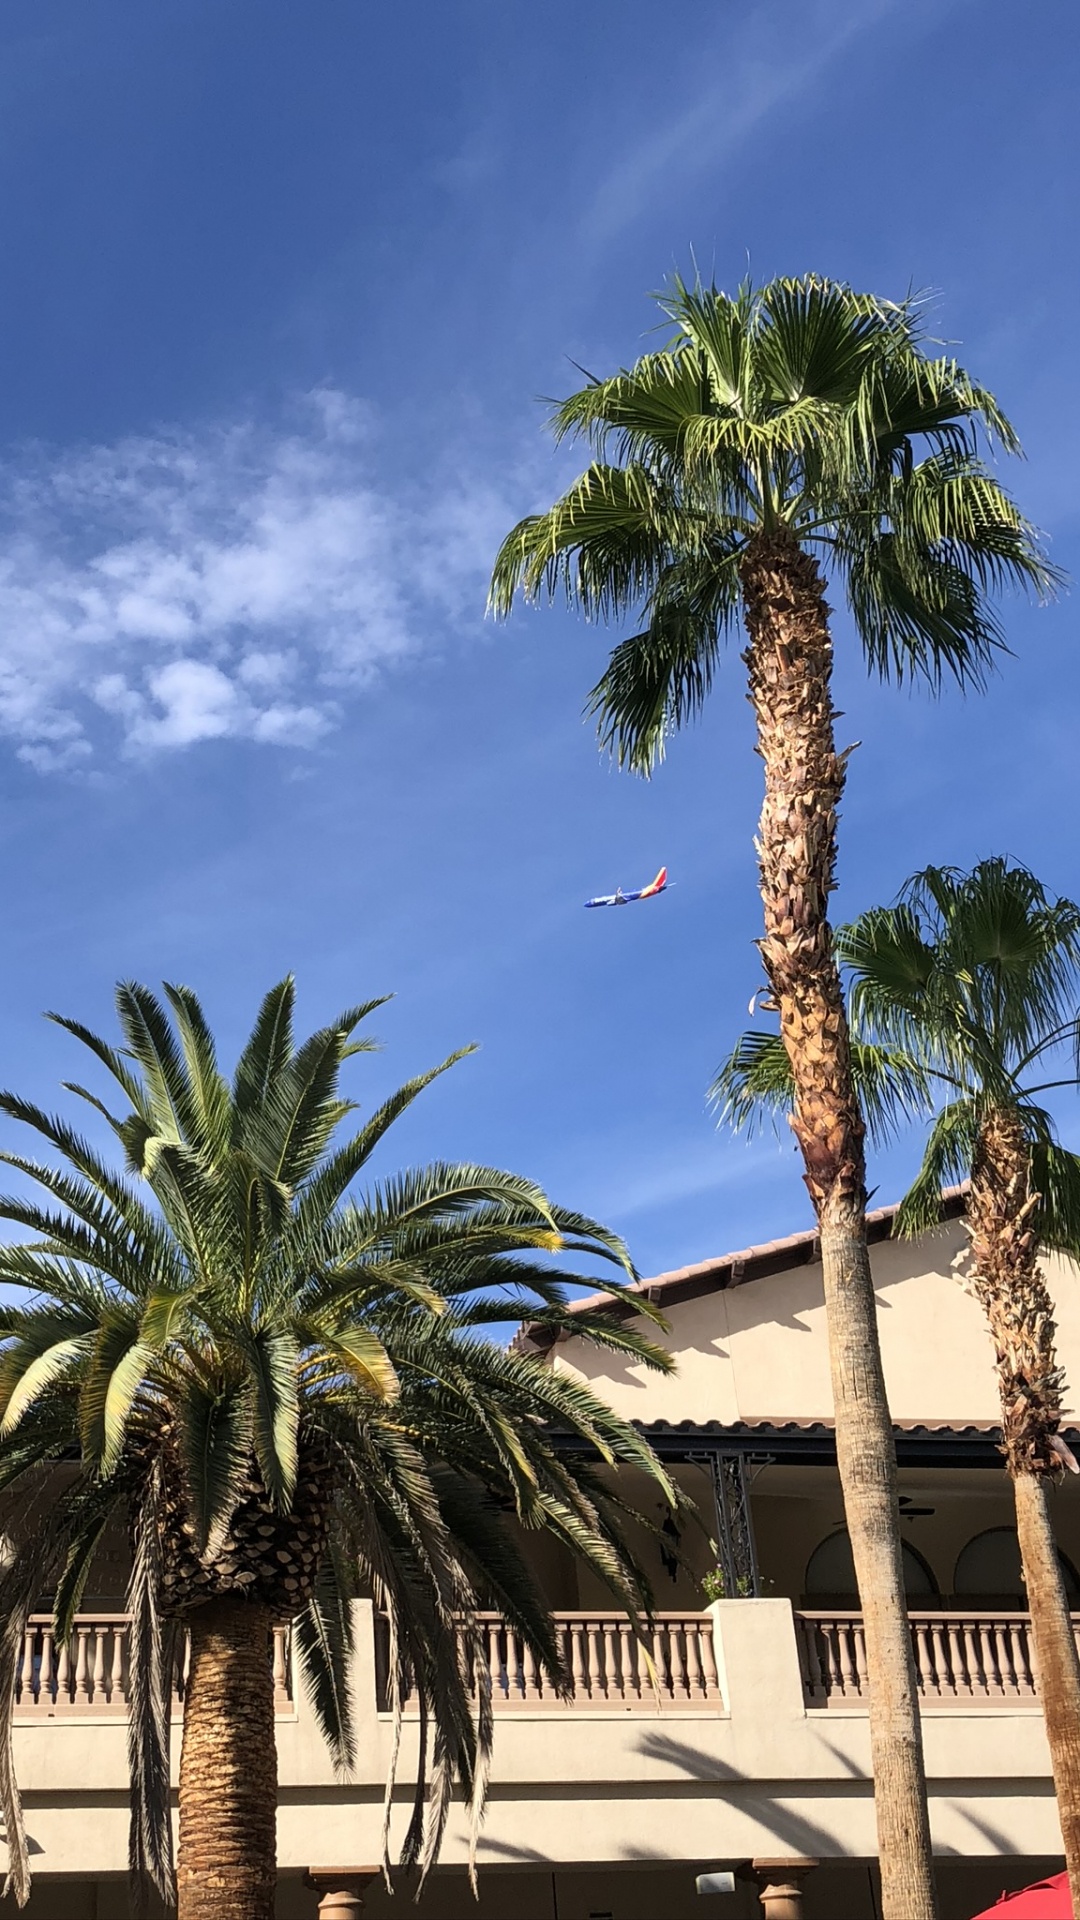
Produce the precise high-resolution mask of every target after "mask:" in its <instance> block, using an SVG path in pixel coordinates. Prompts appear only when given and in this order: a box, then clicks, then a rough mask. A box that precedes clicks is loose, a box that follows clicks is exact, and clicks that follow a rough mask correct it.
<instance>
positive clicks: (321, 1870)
mask: <svg viewBox="0 0 1080 1920" xmlns="http://www.w3.org/2000/svg"><path fill="white" fill-rule="evenodd" d="M378 1877H379V1869H378V1868H377V1867H355V1868H351V1869H350V1868H349V1867H309V1868H308V1871H307V1873H306V1874H305V1876H304V1885H305V1886H307V1887H312V1888H314V1890H315V1892H316V1893H317V1894H319V1895H320V1896H321V1897H320V1900H319V1914H320V1920H362V1915H363V1912H364V1890H365V1888H367V1887H369V1886H370V1885H371V1883H372V1881H373V1880H377V1879H378Z"/></svg>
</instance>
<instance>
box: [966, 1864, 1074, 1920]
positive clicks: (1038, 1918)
mask: <svg viewBox="0 0 1080 1920" xmlns="http://www.w3.org/2000/svg"><path fill="white" fill-rule="evenodd" d="M972 1920H1073V1910H1072V1901H1071V1900H1070V1898H1069V1876H1068V1874H1067V1873H1055V1875H1054V1877H1053V1879H1052V1880H1037V1881H1036V1882H1035V1885H1034V1886H1033V1887H1021V1889H1020V1892H1019V1893H1003V1894H1002V1896H1001V1899H1000V1900H999V1901H998V1902H997V1904H996V1906H993V1907H986V1908H985V1909H984V1911H983V1912H982V1913H976V1914H973V1915H972Z"/></svg>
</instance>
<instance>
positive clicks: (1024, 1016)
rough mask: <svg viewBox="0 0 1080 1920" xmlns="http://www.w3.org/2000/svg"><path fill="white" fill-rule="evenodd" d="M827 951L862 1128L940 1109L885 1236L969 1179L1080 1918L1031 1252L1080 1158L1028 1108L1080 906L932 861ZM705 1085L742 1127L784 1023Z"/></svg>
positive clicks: (1069, 1215)
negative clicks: (842, 992) (843, 1009)
mask: <svg viewBox="0 0 1080 1920" xmlns="http://www.w3.org/2000/svg"><path fill="white" fill-rule="evenodd" d="M836 949H837V952H838V954H839V957H840V959H841V961H842V963H843V964H844V965H845V966H846V968H847V969H848V977H849V980H850V1004H851V1010H852V1027H853V1032H854V1035H855V1063H856V1072H857V1077H858V1079H859V1082H860V1089H861V1091H862V1094H863V1105H864V1110H865V1111H866V1113H867V1116H868V1119H869V1121H870V1125H871V1129H872V1130H876V1131H878V1132H887V1131H888V1130H889V1128H890V1127H891V1126H893V1125H894V1124H895V1123H896V1122H897V1121H899V1120H901V1119H902V1118H904V1117H905V1116H908V1115H912V1114H914V1113H918V1112H922V1113H923V1114H925V1113H926V1112H927V1111H928V1110H932V1109H934V1108H936V1112H935V1115H934V1120H933V1125H932V1127H931V1129H930V1133H929V1136H928V1139H927V1143H926V1149H925V1152H924V1154H923V1159H922V1165H921V1166H920V1168H919V1172H918V1174H917V1176H916V1179H915V1181H914V1183H913V1185H912V1187H911V1189H910V1191H909V1192H908V1194H907V1196H906V1198H905V1200H904V1202H903V1205H902V1206H901V1208H900V1212H899V1215H898V1217H897V1229H898V1231H899V1232H901V1233H907V1234H917V1233H922V1232H925V1231H926V1230H927V1228H929V1227H931V1226H933V1225H935V1224H936V1222H937V1221H938V1220H939V1219H940V1217H941V1191H942V1188H943V1186H945V1185H947V1184H948V1183H950V1182H952V1181H960V1180H965V1181H969V1182H970V1187H969V1193H968V1202H967V1219H968V1227H969V1230H970V1234H971V1254H970V1274H969V1277H968V1284H969V1285H970V1287H971V1290H972V1291H973V1293H974V1294H975V1297H976V1298H977V1299H978V1301H979V1302H980V1304H981V1305H982V1307H983V1310H984V1312H985V1314H986V1319H987V1324H988V1326H989V1329H990V1336H991V1339H992V1340H993V1343H994V1355H995V1364H996V1367H997V1374H998V1386H999V1390H1000V1395H1001V1437H1002V1452H1003V1453H1004V1456H1005V1464H1006V1467H1007V1468H1008V1471H1009V1474H1010V1475H1011V1478H1012V1483H1013V1491H1014V1494H1015V1498H1016V1528H1017V1535H1018V1538H1019V1542H1020V1557H1021V1562H1022V1565H1023V1569H1024V1582H1025V1585H1026V1588H1027V1597H1028V1605H1029V1607H1030V1609H1031V1629H1032V1635H1033V1638H1034V1644H1035V1654H1036V1660H1037V1665H1038V1677H1039V1691H1040V1694H1041V1696H1042V1705H1043V1713H1044V1715H1045V1718H1046V1731H1047V1737H1048V1740H1049V1744H1050V1754H1051V1760H1052V1764H1053V1773H1054V1785H1055V1789H1056V1792H1057V1800H1058V1813H1059V1816H1060V1821H1061V1831H1062V1835H1063V1838H1064V1843H1065V1856H1066V1860H1067V1862H1068V1867H1069V1878H1070V1885H1071V1888H1072V1898H1073V1905H1074V1908H1075V1911H1076V1912H1077V1913H1078V1914H1080V1661H1078V1659H1077V1652H1076V1642H1075V1639H1074V1635H1073V1628H1072V1622H1071V1620H1070V1618H1069V1607H1068V1600H1067V1597H1066V1593H1065V1588H1064V1584H1063V1581H1062V1577H1061V1566H1060V1562H1059V1560H1058V1555H1057V1549H1056V1547H1055V1545H1054V1535H1053V1528H1052V1525H1051V1520H1050V1511H1049V1506H1048V1500H1047V1490H1048V1488H1049V1486H1050V1485H1051V1484H1052V1482H1053V1481H1054V1480H1055V1479H1056V1478H1057V1477H1058V1476H1059V1475H1060V1474H1061V1472H1062V1470H1063V1469H1064V1468H1065V1467H1068V1468H1070V1469H1071V1470H1072V1471H1073V1472H1074V1473H1075V1472H1080V1468H1078V1466H1077V1463H1076V1461H1075V1460H1074V1459H1073V1457H1072V1454H1071V1452H1070V1450H1069V1448H1068V1447H1067V1446H1066V1444H1065V1442H1064V1441H1063V1440H1062V1438H1061V1436H1060V1433H1059V1431H1058V1429H1059V1427H1060V1424H1061V1408H1062V1391H1063V1387H1064V1376H1063V1374H1062V1371H1061V1369H1060V1367H1059V1366H1058V1362H1057V1356H1056V1353H1055V1350H1054V1334H1055V1326H1054V1307H1053V1301H1052V1300H1051V1298H1050V1294H1049V1292H1048V1290H1047V1286H1046V1281H1045V1279H1044V1277H1043V1274H1042V1272H1041V1269H1040V1266H1039V1249H1040V1247H1043V1248H1050V1249H1053V1250H1057V1251H1061V1252H1065V1253H1069V1254H1071V1255H1073V1256H1074V1257H1076V1256H1077V1255H1080V1159H1078V1158H1077V1156H1076V1155H1075V1154H1073V1153H1070V1152H1068V1151H1067V1150H1066V1149H1065V1148H1064V1147H1062V1145H1061V1144H1060V1142H1059V1140H1058V1137H1057V1132H1056V1129H1055V1126H1054V1121H1053V1118H1052V1116H1051V1114H1050V1113H1049V1112H1048V1111H1047V1109H1046V1107H1045V1106H1044V1105H1042V1104H1041V1097H1042V1096H1043V1095H1045V1094H1046V1093H1047V1092H1048V1091H1049V1090H1050V1089H1051V1088H1054V1087H1062V1086H1069V1087H1075V1086H1076V1084H1077V1073H1078V1051H1077V1050H1078V1046H1080V1018H1078V1015H1077V1007H1078V1004H1080V907H1078V906H1076V905H1075V904H1074V902H1073V901H1071V900H1054V899H1051V898H1050V897H1049V895H1048V894H1047V893H1046V892H1045V890H1044V888H1043V887H1042V886H1041V885H1040V884H1039V882H1038V881H1037V880H1036V879H1035V877H1034V876H1033V875H1032V874H1031V873H1029V872H1028V871H1027V869H1026V868H1024V867H1022V866H1017V865H1013V864H1010V863H1009V862H1008V861H1005V860H1001V859H993V860H984V861H982V862H981V863H980V864H979V865H978V866H976V867H974V868H973V869H972V871H971V872H970V873H961V872H958V871H956V870H955V869H952V868H940V867H928V868H927V869H926V870H925V872H923V873H919V874H916V875H915V876H914V878H913V879H912V880H910V881H909V882H908V884H907V886H906V887H905V889H904V892H903V894H902V895H901V899H900V904H899V905H897V906H895V907H885V908H880V907H879V908H875V909H874V910H872V911H871V912H869V913H865V914H863V915H862V917H861V918H860V919H858V920H856V921H855V922H854V924H853V925H852V926H850V927H843V928H841V929H840V931H839V932H838V934H837V936H836ZM1055 1062H1056V1064H1055ZM1048 1075H1049V1078H1048V1077H1047V1076H1048ZM715 1092H716V1095H717V1097H718V1098H719V1099H720V1100H721V1101H722V1102H723V1104H724V1108H725V1112H726V1115H727V1117H728V1118H729V1119H731V1120H732V1121H733V1122H735V1124H737V1125H745V1124H747V1123H749V1122H750V1121H752V1119H753V1118H754V1117H755V1115H756V1114H757V1113H758V1112H760V1111H761V1110H762V1109H763V1108H766V1107H770V1106H771V1107H773V1108H774V1109H775V1108H777V1107H786V1106H790V1101H791V1093H792V1083H791V1074H790V1070H789V1068H788V1063H787V1058H786V1055H785V1054H784V1051H783V1049H782V1047H781V1046H780V1044H779V1036H778V1035H774V1034H763V1033H750V1034H746V1035H744V1036H743V1039H742V1041H741V1042H740V1044H739V1046H738V1047H737V1048H736V1049H735V1052H734V1053H733V1054H732V1055H731V1057H730V1059H729V1060H728V1061H727V1063H726V1065H725V1066H724V1068H722V1070H721V1073H720V1075H719V1076H718V1079H717V1082H716V1084H715Z"/></svg>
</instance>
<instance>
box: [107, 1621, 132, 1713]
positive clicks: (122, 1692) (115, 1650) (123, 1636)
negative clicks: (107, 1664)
mask: <svg viewBox="0 0 1080 1920" xmlns="http://www.w3.org/2000/svg"><path fill="white" fill-rule="evenodd" d="M126 1640H127V1627H126V1626H125V1625H124V1623H123V1621H121V1620H116V1621H114V1623H113V1630H112V1667H111V1669H110V1672H109V1699H110V1701H118V1700H126V1699H127V1697H128V1693H127V1687H126V1685H125V1676H124V1643H125V1641H126Z"/></svg>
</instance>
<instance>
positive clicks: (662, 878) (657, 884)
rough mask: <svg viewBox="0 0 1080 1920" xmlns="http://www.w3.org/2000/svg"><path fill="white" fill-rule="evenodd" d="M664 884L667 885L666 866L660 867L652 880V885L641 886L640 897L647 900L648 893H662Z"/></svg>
mask: <svg viewBox="0 0 1080 1920" xmlns="http://www.w3.org/2000/svg"><path fill="white" fill-rule="evenodd" d="M666 886H667V868H666V867H661V869H660V871H659V873H658V874H657V876H656V879H655V880H654V881H653V882H652V885H651V886H648V887H643V888H642V890H641V897H642V899H643V900H648V899H649V897H650V895H652V894H654V893H663V891H664V888H665V887H666Z"/></svg>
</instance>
